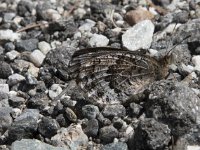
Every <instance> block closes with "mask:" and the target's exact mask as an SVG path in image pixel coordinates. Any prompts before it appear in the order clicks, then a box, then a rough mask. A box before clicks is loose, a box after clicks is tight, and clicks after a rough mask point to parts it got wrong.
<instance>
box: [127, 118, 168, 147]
mask: <svg viewBox="0 0 200 150" xmlns="http://www.w3.org/2000/svg"><path fill="white" fill-rule="evenodd" d="M170 140H171V135H170V129H169V128H168V126H167V125H165V124H162V123H159V122H157V121H156V120H154V119H152V118H148V119H145V120H144V121H141V122H140V123H139V125H138V127H137V128H136V130H135V133H134V134H133V136H132V137H131V139H130V140H129V142H128V145H129V148H130V150H135V149H138V150H143V149H152V150H153V149H154V150H156V149H165V148H166V147H167V146H168V144H169V142H170Z"/></svg>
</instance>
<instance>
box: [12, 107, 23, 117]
mask: <svg viewBox="0 0 200 150" xmlns="http://www.w3.org/2000/svg"><path fill="white" fill-rule="evenodd" d="M21 113H22V111H21V109H19V108H13V109H12V112H11V116H12V117H13V118H14V119H15V118H17V117H18V116H19V115H20V114H21Z"/></svg>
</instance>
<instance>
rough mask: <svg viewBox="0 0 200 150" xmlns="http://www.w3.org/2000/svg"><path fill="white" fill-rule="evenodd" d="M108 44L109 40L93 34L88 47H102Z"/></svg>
mask: <svg viewBox="0 0 200 150" xmlns="http://www.w3.org/2000/svg"><path fill="white" fill-rule="evenodd" d="M108 43H109V39H108V38H107V37H106V36H104V35H101V34H93V35H92V37H91V38H90V40H89V45H90V46H91V47H103V46H107V45H108Z"/></svg>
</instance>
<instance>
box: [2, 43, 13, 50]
mask: <svg viewBox="0 0 200 150" xmlns="http://www.w3.org/2000/svg"><path fill="white" fill-rule="evenodd" d="M4 48H5V50H6V51H11V50H14V49H15V45H14V44H13V42H7V43H6V44H5V45H4Z"/></svg>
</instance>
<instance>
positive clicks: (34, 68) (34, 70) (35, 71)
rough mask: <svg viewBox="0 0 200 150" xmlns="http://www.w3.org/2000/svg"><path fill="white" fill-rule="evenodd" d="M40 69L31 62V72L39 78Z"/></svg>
mask: <svg viewBox="0 0 200 150" xmlns="http://www.w3.org/2000/svg"><path fill="white" fill-rule="evenodd" d="M39 70H40V69H39V68H37V67H35V66H34V65H33V64H32V63H30V65H29V68H28V73H29V74H31V75H32V76H34V77H36V78H37V77H38V73H39Z"/></svg>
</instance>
